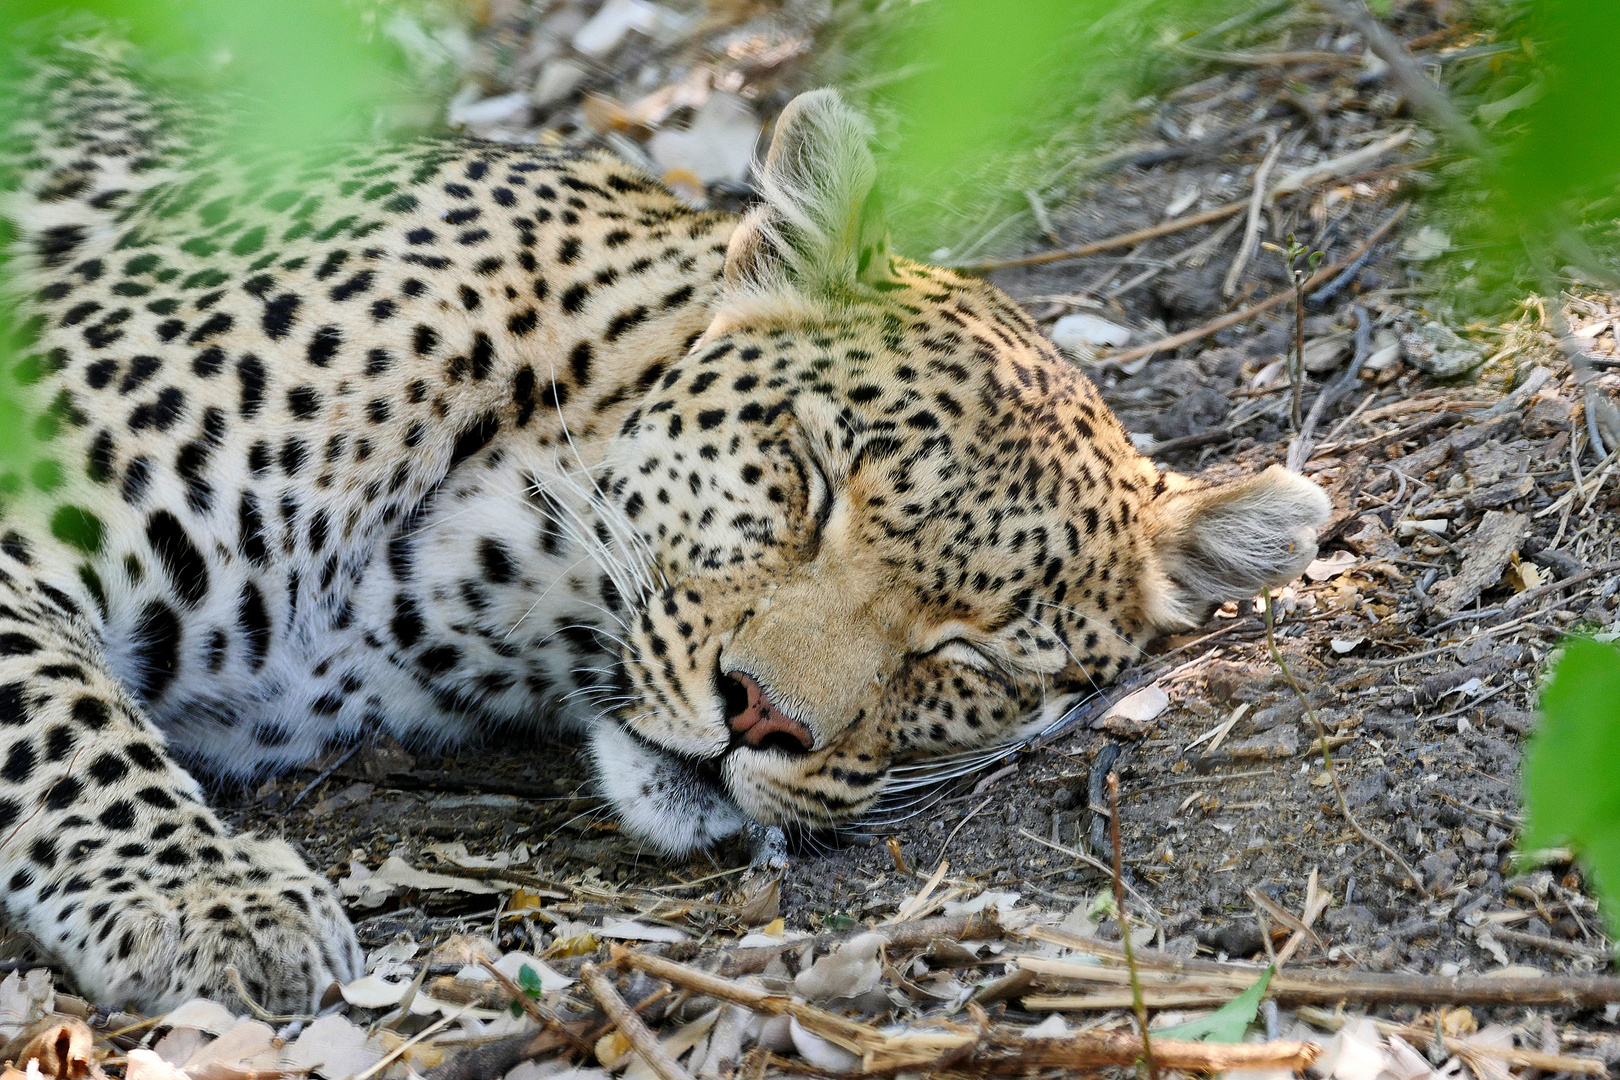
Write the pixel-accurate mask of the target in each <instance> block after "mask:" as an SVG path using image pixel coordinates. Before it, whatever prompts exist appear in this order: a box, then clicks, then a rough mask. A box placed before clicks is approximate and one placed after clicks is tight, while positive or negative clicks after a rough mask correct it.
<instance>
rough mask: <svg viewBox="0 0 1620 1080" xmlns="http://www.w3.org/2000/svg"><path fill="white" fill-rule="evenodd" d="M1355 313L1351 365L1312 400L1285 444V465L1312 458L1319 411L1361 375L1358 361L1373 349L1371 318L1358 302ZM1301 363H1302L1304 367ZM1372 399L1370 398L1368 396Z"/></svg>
mask: <svg viewBox="0 0 1620 1080" xmlns="http://www.w3.org/2000/svg"><path fill="white" fill-rule="evenodd" d="M1354 311H1355V314H1356V351H1355V356H1354V357H1353V358H1352V359H1351V361H1350V366H1349V367H1348V368H1347V369H1345V373H1344V374H1343V375H1341V376H1339V378H1338V379H1336V380H1334V381H1333V382H1331V383H1329V384H1328V385H1327V386H1324V387H1322V392H1321V393H1319V394H1317V395H1316V400H1315V401H1313V402H1311V411H1310V413H1309V414H1308V415H1307V416H1306V417H1305V423H1304V424H1303V425H1302V426H1301V427H1300V429H1299V434H1297V435H1295V436H1294V438H1293V440H1292V441H1291V442H1289V444H1288V468H1289V470H1291V471H1292V472H1298V471H1299V470H1300V469H1302V468H1304V466H1305V463H1306V462H1307V461H1309V460H1310V459H1311V454H1312V453H1313V452H1314V451H1315V446H1314V445H1313V444H1312V443H1311V435H1312V433H1313V432H1315V431H1316V425H1317V424H1319V423H1321V422H1322V415H1323V414H1324V413H1326V412H1327V410H1328V409H1329V407H1331V406H1332V405H1334V404H1335V403H1336V402H1338V401H1339V400H1340V399H1341V398H1343V397H1344V395H1345V394H1347V393H1349V392H1350V388H1351V387H1352V386H1354V385H1355V384H1356V380H1357V379H1358V378H1360V377H1361V365H1362V364H1364V363H1366V361H1367V356H1368V354H1369V353H1371V351H1372V320H1370V319H1369V318H1368V317H1367V309H1366V308H1364V307H1362V306H1361V305H1360V304H1356V305H1355V307H1354ZM1303 366H1304V365H1303V364H1302V365H1301V367H1302V368H1303ZM1367 400H1368V401H1371V400H1372V399H1371V398H1368V399H1367Z"/></svg>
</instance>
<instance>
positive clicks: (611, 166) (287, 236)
mask: <svg viewBox="0 0 1620 1080" xmlns="http://www.w3.org/2000/svg"><path fill="white" fill-rule="evenodd" d="M8 89H9V91H10V92H11V93H13V94H14V95H15V98H14V101H15V102H16V103H17V104H18V108H17V110H16V113H17V118H16V120H15V123H14V124H13V127H12V130H10V131H8V132H7V133H6V139H5V142H4V144H3V147H0V162H3V166H0V168H3V172H0V220H3V221H4V223H5V226H4V227H5V230H6V233H5V236H6V245H7V246H6V252H7V254H6V264H5V270H6V274H5V277H6V285H5V288H6V290H7V292H6V294H5V300H6V307H7V311H8V317H9V318H10V322H9V324H8V329H7V332H8V333H9V334H10V337H11V346H12V347H11V348H10V351H9V353H8V355H9V356H10V358H11V359H10V360H9V361H8V370H7V371H6V372H5V378H6V380H7V383H6V385H7V390H6V395H7V405H6V407H7V408H9V409H10V410H11V414H10V420H9V421H8V424H9V425H10V426H11V427H12V428H13V429H14V430H16V431H18V432H21V433H22V437H23V438H24V439H25V441H26V443H27V446H26V448H25V449H26V451H27V452H26V454H23V453H21V452H19V453H18V454H12V455H11V456H9V457H7V458H6V459H5V461H4V467H3V469H0V500H3V506H0V881H3V882H4V883H5V890H4V897H3V901H0V903H3V917H4V919H5V921H6V923H7V925H9V926H10V927H12V928H13V929H14V930H16V931H18V932H20V933H24V934H26V935H28V936H29V937H30V938H31V939H32V940H33V941H34V942H36V943H37V944H38V946H39V947H40V948H42V949H43V950H45V951H46V952H47V953H48V954H49V955H50V956H51V957H52V958H53V959H54V960H55V962H57V963H58V964H59V965H60V966H61V967H62V968H63V969H65V970H66V971H67V972H68V973H69V974H70V975H71V977H72V979H73V980H74V982H75V983H76V985H77V986H78V987H80V988H81V990H82V991H83V992H84V993H86V994H87V995H89V996H90V997H92V998H93V999H94V1000H96V1001H97V1002H100V1003H104V1004H108V1005H113V1004H116V1005H121V1006H124V1007H128V1008H133V1009H138V1010H141V1011H144V1012H147V1013H156V1012H159V1011H162V1010H164V1009H166V1008H169V1007H171V1006H173V1005H174V1004H175V1003H177V1002H180V1001H182V1000H185V999H188V998H191V997H196V996H204V997H211V998H215V999H217V1000H221V1001H226V1002H231V1003H237V1004H240V1003H241V1002H243V1001H246V1000H250V1001H252V1002H253V1003H254V1004H255V1005H256V1006H257V1007H258V1008H261V1009H268V1010H271V1011H273V1012H277V1013H297V1012H300V1011H307V1010H310V1009H312V1008H315V1007H316V1006H317V1005H318V1004H319V1003H320V1001H321V1000H322V997H323V995H324V994H326V993H327V992H328V991H329V990H330V987H331V984H333V983H334V982H339V983H341V982H343V981H346V980H349V979H352V978H354V977H356V976H357V975H359V974H360V973H361V969H362V966H363V958H362V955H361V952H360V950H359V948H358V946H357V943H356V937H355V933H354V931H353V929H352V927H351V924H350V923H349V921H348V919H347V917H346V915H345V912H344V910H343V908H342V906H341V904H340V901H339V897H338V896H337V895H336V893H335V891H334V889H333V887H332V886H331V884H330V881H329V880H328V878H327V876H325V875H323V874H321V873H319V872H317V871H316V870H315V869H312V868H311V867H310V866H308V865H307V864H306V863H305V861H304V860H303V859H302V858H301V857H300V855H299V854H298V852H297V851H295V850H294V848H293V847H292V846H291V845H290V844H288V843H287V842H286V841H285V840H283V839H279V838H277V837H275V836H272V835H261V834H255V833H240V834H233V833H232V831H231V830H230V829H228V828H227V827H226V825H225V824H224V822H223V821H222V819H221V816H220V815H219V814H218V813H217V812H216V811H215V810H213V809H212V808H210V806H209V805H208V802H207V799H206V798H205V793H204V789H203V787H202V785H201V784H200V783H199V781H198V779H197V777H199V776H201V777H208V778H224V779H227V780H228V779H232V778H236V779H244V778H247V779H252V778H257V777H262V776H265V775H269V774H272V773H274V772H276V771H278V770H287V769H290V768H293V767H296V766H300V765H303V764H305V763H308V762H309V761H311V760H312V759H314V758H316V757H318V756H319V755H320V754H322V753H323V752H329V751H331V750H332V748H335V747H336V748H341V747H346V746H353V745H355V744H356V743H358V742H359V741H361V740H363V739H367V738H372V737H381V736H389V737H392V738H395V739H398V740H400V741H401V742H402V743H405V744H407V745H417V746H436V747H447V746H453V745H474V746H477V745H480V740H482V739H487V738H489V737H490V736H491V733H496V732H499V733H504V734H502V735H501V736H500V737H501V738H505V739H523V740H536V741H539V740H544V739H550V738H552V737H554V736H555V735H557V734H558V733H563V734H568V733H572V735H573V736H574V737H575V738H576V739H577V740H578V742H579V745H581V746H582V747H583V749H582V750H581V751H580V752H582V753H583V754H584V755H585V756H586V758H587V760H588V763H589V767H590V770H591V772H592V774H593V775H594V777H595V784H596V785H597V790H598V791H599V792H600V794H601V796H602V797H603V798H604V799H605V801H606V803H608V804H609V805H610V806H611V807H612V809H613V811H614V812H615V814H616V815H617V819H618V821H619V823H620V828H621V829H622V831H623V832H624V833H625V834H626V835H627V836H628V837H630V838H632V839H633V840H635V841H637V842H638V843H640V844H641V845H643V846H644V848H645V849H647V850H649V851H651V852H654V853H658V854H661V855H663V856H667V857H674V856H681V855H685V854H689V853H695V852H699V851H703V850H709V849H712V848H713V847H714V846H715V845H716V844H719V843H720V842H721V841H723V840H725V838H727V837H730V836H733V835H734V834H736V833H738V832H739V830H744V829H746V828H748V827H750V826H752V825H764V826H769V825H781V826H788V825H791V826H795V827H803V828H808V829H814V828H825V827H830V826H837V825H839V824H841V823H848V822H851V821H855V820H858V819H859V818H860V816H861V815H862V814H863V813H865V812H867V811H868V810H869V809H870V808H871V807H872V806H874V805H875V804H876V803H877V801H878V800H879V799H880V797H881V795H882V793H883V792H884V790H885V785H886V783H887V782H888V778H889V777H890V776H891V774H892V772H893V770H894V769H896V768H897V767H899V766H901V765H903V764H905V763H913V762H926V761H929V760H934V759H939V758H941V757H945V756H948V755H951V754H957V753H960V752H963V751H967V750H973V749H977V748H985V747H994V746H998V745H1003V744H1006V743H1008V742H1009V741H1010V740H1015V739H1017V738H1019V737H1020V736H1021V735H1022V734H1023V733H1026V732H1027V731H1028V730H1030V725H1031V724H1032V723H1038V722H1040V718H1041V717H1050V716H1051V715H1052V711H1053V710H1054V709H1055V708H1058V707H1059V706H1060V704H1061V703H1064V702H1067V701H1072V700H1075V699H1076V698H1077V697H1079V696H1083V695H1086V694H1089V693H1092V692H1094V691H1095V690H1096V688H1098V687H1101V686H1103V685H1105V684H1107V683H1109V682H1110V680H1114V679H1116V678H1117V677H1118V676H1119V675H1120V673H1121V672H1122V671H1123V670H1124V669H1125V668H1126V667H1127V666H1128V665H1130V664H1131V663H1132V662H1133V661H1134V660H1135V659H1136V658H1138V657H1139V656H1140V655H1141V654H1142V652H1143V650H1144V648H1146V647H1147V646H1148V645H1149V644H1150V643H1151V642H1152V641H1153V640H1154V639H1155V638H1156V637H1159V636H1161V635H1163V634H1165V633H1167V632H1169V631H1173V630H1177V629H1184V628H1188V627H1193V626H1196V625H1198V624H1199V623H1200V621H1201V620H1202V619H1204V618H1205V617H1206V616H1207V615H1208V613H1209V612H1210V610H1211V609H1212V607H1213V606H1214V605H1218V604H1221V603H1224V602H1227V601H1231V600H1235V599H1242V598H1246V597H1252V596H1254V595H1255V594H1256V593H1257V592H1258V591H1259V590H1260V589H1262V588H1265V587H1267V586H1272V585H1277V584H1280V583H1283V582H1286V581H1289V580H1291V579H1292V578H1293V577H1294V576H1295V575H1297V574H1298V573H1299V572H1300V570H1301V569H1302V568H1303V567H1304V566H1305V565H1306V564H1307V563H1308V562H1309V560H1310V559H1311V558H1312V557H1313V555H1314V553H1315V551H1316V543H1317V541H1316V537H1317V532H1318V530H1319V529H1320V528H1321V527H1322V526H1323V524H1324V522H1325V521H1326V519H1327V517H1328V514H1329V510H1330V503H1329V500H1328V498H1327V497H1326V496H1325V494H1324V493H1323V492H1322V491H1321V489H1320V488H1319V487H1318V486H1316V485H1315V484H1314V483H1312V482H1311V481H1309V480H1307V479H1305V478H1304V477H1302V476H1300V475H1298V474H1297V473H1293V472H1288V471H1285V470H1284V469H1282V468H1281V467H1279V466H1272V467H1270V468H1268V469H1266V470H1264V471H1260V472H1258V473H1254V474H1251V475H1247V476H1244V477H1242V478H1240V479H1234V480H1228V481H1225V482H1215V481H1214V480H1210V479H1203V478H1197V477H1189V476H1184V475H1181V474H1178V473H1175V472H1172V471H1168V470H1165V469H1162V468H1160V467H1159V466H1158V465H1156V464H1155V463H1154V462H1153V461H1152V460H1150V458H1148V457H1145V456H1144V455H1143V454H1142V453H1140V452H1139V451H1138V449H1137V448H1136V446H1135V445H1134V444H1133V442H1132V440H1131V439H1130V437H1129V435H1128V434H1127V432H1126V431H1125V430H1124V429H1123V427H1122V426H1121V424H1120V423H1119V421H1118V420H1117V419H1116V418H1115V417H1114V415H1113V414H1112V413H1111V412H1110V410H1109V408H1108V406H1107V405H1106V403H1105V402H1104V400H1103V398H1102V396H1101V395H1100V393H1099V391H1098V390H1097V388H1096V387H1095V386H1094V384H1093V383H1092V382H1091V381H1090V380H1089V379H1088V378H1087V377H1086V375H1085V374H1084V373H1083V372H1082V371H1081V370H1080V369H1079V368H1078V367H1077V366H1076V365H1075V364H1074V363H1073V362H1071V361H1070V360H1069V359H1068V358H1066V357H1065V356H1064V355H1063V354H1062V353H1061V352H1060V351H1059V350H1058V349H1057V348H1056V347H1055V346H1054V345H1053V344H1052V343H1051V342H1050V341H1049V340H1048V339H1047V338H1046V337H1045V336H1043V335H1042V333H1041V330H1040V327H1039V326H1038V325H1037V324H1036V323H1035V322H1034V321H1032V319H1031V317H1030V316H1029V314H1027V313H1026V312H1025V311H1024V310H1023V308H1021V307H1020V306H1019V305H1018V304H1017V303H1015V302H1014V301H1013V300H1012V299H1010V298H1009V297H1008V296H1007V295H1006V294H1005V293H1003V292H1002V291H1000V290H999V289H997V288H995V287H994V286H992V285H991V284H989V283H987V282H986V281H984V280H982V279H980V278H977V277H974V276H972V275H970V274H966V273H962V272H958V271H953V270H949V269H943V268H939V267H934V266H930V265H927V264H925V263H922V262H918V261H915V260H912V259H909V258H907V257H905V256H903V255H901V254H899V253H898V252H897V251H895V250H894V249H893V247H892V246H891V241H890V237H889V232H888V229H887V227H886V225H885V223H884V216H883V212H882V199H881V197H880V196H879V194H878V190H879V185H878V183H877V166H876V164H875V160H874V156H873V153H872V150H871V148H870V145H869V143H870V133H869V128H868V127H867V125H866V123H865V121H864V119H863V118H862V116H861V115H860V114H859V113H858V112H857V111H856V110H854V109H853V108H851V107H850V106H848V105H847V104H845V102H844V101H843V100H842V99H841V98H840V96H839V95H838V93H837V92H836V91H834V90H830V89H822V90H814V91H810V92H808V93H805V94H802V95H800V96H798V97H796V98H794V99H793V100H792V101H791V102H790V103H789V104H788V105H787V107H786V109H785V110H784V111H783V112H782V113H781V114H780V116H779V118H778V119H777V120H776V121H775V123H774V125H773V127H772V129H771V131H770V133H769V140H768V146H767V148H766V150H765V151H764V153H763V155H762V156H761V158H760V160H759V161H757V162H756V165H755V170H754V180H753V190H754V196H755V198H754V201H753V202H752V203H751V205H749V206H748V207H747V208H746V209H745V210H744V211H743V212H741V213H730V212H724V211H721V210H716V209H702V208H697V207H694V206H693V205H691V204H690V203H689V202H688V201H685V200H683V199H682V198H680V197H677V196H676V195H675V194H672V193H671V192H670V191H669V190H667V189H666V188H665V187H664V186H663V185H662V184H661V183H660V182H659V181H658V180H657V179H655V178H654V177H652V176H651V175H649V174H648V173H646V172H644V171H642V170H641V169H639V168H638V167H636V166H635V165H633V164H630V163H628V162H627V161H625V160H623V159H621V158H620V157H618V156H615V155H614V154H612V153H610V152H608V151H606V150H604V149H600V148H591V147H578V146H568V145H551V146H548V145H543V144H519V143H504V142H491V141H483V140H480V139H477V138H473V137H470V136H467V135H464V134H458V133H454V132H451V133H441V134H433V135H416V136H411V137H407V138H396V139H392V140H382V139H378V140H374V141H369V142H353V143H345V144H342V145H335V146H325V145H318V146H313V147H309V148H304V149H302V150H300V151H298V152H296V153H295V152H291V151H287V150H281V151H276V152H269V151H267V152H265V153H264V154H261V155H255V154H252V153H249V152H247V151H244V150H241V149H240V148H237V149H234V150H232V151H231V152H230V153H225V152H223V151H220V150H218V149H217V147H214V146H213V145H212V144H208V143H207V142H206V140H203V139H200V138H195V137H191V136H190V135H189V134H188V117H189V116H190V115H191V113H188V112H187V109H186V108H185V107H182V106H181V105H179V104H177V102H176V99H175V98H173V97H171V96H168V95H167V94H166V92H165V91H164V90H162V89H161V88H160V87H154V85H152V83H151V82H150V81H149V80H147V79H145V78H144V77H143V76H142V75H141V74H140V72H139V71H137V70H136V69H135V65H134V64H133V63H132V62H131V61H129V60H128V59H127V58H125V57H123V56H122V55H120V54H118V53H117V52H116V51H115V50H111V49H108V48H106V47H104V45H103V44H102V43H100V42H98V41H96V40H91V39H84V40H68V41H63V42H60V43H58V45H57V46H55V47H54V48H53V49H52V50H50V51H48V52H44V53H41V54H39V55H37V56H33V55H31V57H30V58H29V59H28V61H27V63H26V64H24V66H23V68H22V73H21V74H19V75H16V76H15V81H14V82H12V83H11V84H10V85H9V87H8ZM572 752H573V751H569V750H561V751H559V753H572Z"/></svg>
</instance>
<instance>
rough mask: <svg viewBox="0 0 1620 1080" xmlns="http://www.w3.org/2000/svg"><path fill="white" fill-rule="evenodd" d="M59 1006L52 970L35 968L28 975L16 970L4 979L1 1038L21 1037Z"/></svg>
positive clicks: (0, 1000) (0, 991) (0, 1002)
mask: <svg viewBox="0 0 1620 1080" xmlns="http://www.w3.org/2000/svg"><path fill="white" fill-rule="evenodd" d="M55 1007H56V991H55V989H54V988H53V987H52V985H51V973H50V971H49V970H47V969H45V968H34V969H33V970H32V971H30V972H29V973H28V974H27V975H24V974H22V973H21V972H16V971H13V972H12V973H11V974H10V975H7V976H6V977H5V980H4V981H0V1041H7V1042H9V1041H10V1040H12V1039H15V1038H17V1036H19V1035H21V1034H22V1033H23V1032H24V1031H26V1030H28V1028H29V1027H31V1026H32V1025H34V1024H35V1023H37V1022H39V1021H40V1020H43V1019H44V1018H45V1017H46V1016H48V1015H50V1013H51V1012H52V1010H53V1009H55Z"/></svg>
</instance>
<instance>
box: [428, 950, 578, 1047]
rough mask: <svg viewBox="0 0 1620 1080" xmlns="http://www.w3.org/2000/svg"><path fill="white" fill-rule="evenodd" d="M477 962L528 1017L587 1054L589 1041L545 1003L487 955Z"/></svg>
mask: <svg viewBox="0 0 1620 1080" xmlns="http://www.w3.org/2000/svg"><path fill="white" fill-rule="evenodd" d="M478 963H479V966H481V967H482V968H483V969H484V970H485V971H487V972H489V973H490V974H491V975H493V976H494V977H495V982H496V983H498V984H499V985H500V988H501V989H502V990H504V991H506V992H507V993H508V994H510V995H512V1000H513V1001H516V1002H517V1003H518V1006H519V1007H520V1008H521V1009H522V1010H523V1011H524V1012H526V1013H528V1014H529V1019H531V1020H533V1021H534V1022H535V1023H537V1024H539V1025H540V1026H541V1027H542V1028H546V1029H550V1030H552V1031H555V1032H557V1033H558V1034H560V1035H561V1036H562V1037H563V1038H564V1039H566V1040H567V1041H568V1043H569V1044H570V1045H571V1046H573V1048H574V1050H575V1051H577V1052H578V1053H581V1054H589V1053H590V1052H591V1044H590V1043H588V1042H586V1041H585V1040H584V1039H582V1038H580V1037H579V1036H578V1035H576V1034H574V1032H572V1031H570V1030H569V1029H568V1027H567V1026H566V1025H565V1024H563V1022H562V1021H561V1020H560V1019H558V1018H557V1016H556V1014H555V1013H553V1012H552V1011H551V1010H550V1009H548V1008H546V1007H545V1005H543V1004H541V1003H540V1002H538V1001H536V1000H535V999H534V998H532V997H530V996H529V995H528V994H526V993H524V991H523V987H521V986H519V985H518V984H517V983H515V982H513V981H512V980H511V978H510V977H509V976H508V975H507V974H506V973H505V972H504V971H502V970H501V969H500V968H497V967H496V966H495V965H494V964H492V963H490V961H489V959H488V958H487V957H480V958H479V960H478ZM423 970H424V971H425V970H427V969H426V968H423Z"/></svg>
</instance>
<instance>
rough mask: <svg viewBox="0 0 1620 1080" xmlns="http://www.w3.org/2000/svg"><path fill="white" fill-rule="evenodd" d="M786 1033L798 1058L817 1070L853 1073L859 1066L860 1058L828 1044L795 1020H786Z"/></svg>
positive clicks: (839, 1047)
mask: <svg viewBox="0 0 1620 1080" xmlns="http://www.w3.org/2000/svg"><path fill="white" fill-rule="evenodd" d="M788 1032H789V1034H790V1035H791V1036H792V1038H793V1048H794V1049H795V1050H797V1051H798V1052H799V1056H800V1057H802V1058H804V1060H805V1061H807V1062H809V1063H810V1064H811V1065H814V1066H815V1067H816V1068H818V1069H825V1070H826V1071H828V1072H834V1073H847V1072H854V1071H855V1070H856V1068H858V1067H859V1066H860V1063H861V1059H860V1058H858V1057H856V1056H855V1055H854V1054H852V1053H850V1052H849V1051H848V1050H845V1049H844V1048H843V1047H842V1046H838V1045H836V1044H834V1043H830V1042H828V1041H827V1040H826V1039H823V1038H822V1037H821V1036H820V1035H817V1034H816V1033H815V1032H813V1031H809V1030H806V1029H805V1027H804V1026H803V1025H801V1024H800V1023H799V1021H798V1019H797V1018H793V1017H790V1018H789V1019H788Z"/></svg>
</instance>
